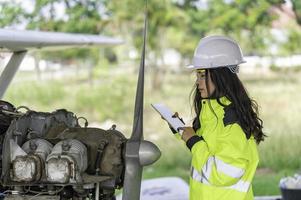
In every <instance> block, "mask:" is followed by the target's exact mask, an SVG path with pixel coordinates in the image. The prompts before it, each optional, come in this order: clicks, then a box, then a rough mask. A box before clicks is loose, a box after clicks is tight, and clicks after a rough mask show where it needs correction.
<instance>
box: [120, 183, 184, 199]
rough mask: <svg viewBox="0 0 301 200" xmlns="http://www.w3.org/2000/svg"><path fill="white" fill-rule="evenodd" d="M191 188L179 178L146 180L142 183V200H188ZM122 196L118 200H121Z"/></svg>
mask: <svg viewBox="0 0 301 200" xmlns="http://www.w3.org/2000/svg"><path fill="white" fill-rule="evenodd" d="M188 196H189V186H188V184H187V183H186V182H185V181H184V180H182V179H181V178H177V177H164V178H155V179H150V180H144V181H142V183H141V193H140V199H141V200H188ZM121 199H122V197H121V195H119V196H117V200H121Z"/></svg>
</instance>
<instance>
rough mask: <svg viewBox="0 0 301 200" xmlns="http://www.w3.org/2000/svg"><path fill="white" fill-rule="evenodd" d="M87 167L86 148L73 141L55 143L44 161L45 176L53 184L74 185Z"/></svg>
mask: <svg viewBox="0 0 301 200" xmlns="http://www.w3.org/2000/svg"><path fill="white" fill-rule="evenodd" d="M87 166H88V159H87V148H86V147H85V145H84V144H83V143H81V142H80V141H78V140H75V139H67V140H63V141H61V142H59V143H57V144H56V145H55V146H54V147H53V149H52V152H51V153H50V155H48V157H47V160H46V176H47V180H48V181H49V182H53V183H69V182H70V183H76V182H80V181H81V176H80V173H81V172H83V171H85V170H86V169H87Z"/></svg>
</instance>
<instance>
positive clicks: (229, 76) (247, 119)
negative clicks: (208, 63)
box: [193, 67, 266, 144]
mask: <svg viewBox="0 0 301 200" xmlns="http://www.w3.org/2000/svg"><path fill="white" fill-rule="evenodd" d="M208 75H210V78H211V80H212V82H213V84H214V85H215V91H214V92H213V94H212V95H211V96H210V97H209V98H215V99H217V100H218V103H219V104H221V102H220V101H219V97H222V96H224V97H226V98H227V99H228V100H229V101H231V104H232V105H233V107H234V109H235V112H236V115H237V118H238V122H239V125H240V126H241V128H242V129H243V131H244V133H245V134H246V137H247V138H248V139H249V138H250V137H251V135H253V136H254V138H255V140H256V142H257V144H259V143H260V142H261V141H263V140H264V137H265V136H266V135H265V134H264V133H263V132H262V128H263V121H262V120H261V119H260V118H259V117H258V104H257V103H256V101H255V100H253V99H251V98H250V97H249V96H248V93H247V91H246V89H245V87H244V86H243V84H242V82H241V81H240V80H239V78H238V76H237V74H235V73H232V72H231V71H230V70H229V69H228V68H226V67H221V68H215V69H210V70H209V69H207V70H206V79H205V81H206V87H207V91H208ZM201 100H202V97H201V93H200V91H199V90H198V85H197V84H195V88H194V89H193V108H194V111H195V114H196V117H195V118H194V120H193V128H194V130H197V129H199V128H200V127H201V124H200V121H199V115H200V112H201V109H202V104H201V103H200V102H201ZM221 105H222V104H221ZM222 106H225V105H222Z"/></svg>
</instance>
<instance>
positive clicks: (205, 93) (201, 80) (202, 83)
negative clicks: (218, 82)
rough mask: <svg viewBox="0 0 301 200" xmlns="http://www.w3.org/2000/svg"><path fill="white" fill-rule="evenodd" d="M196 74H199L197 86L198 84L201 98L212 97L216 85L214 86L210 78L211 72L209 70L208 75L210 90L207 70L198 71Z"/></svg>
mask: <svg viewBox="0 0 301 200" xmlns="http://www.w3.org/2000/svg"><path fill="white" fill-rule="evenodd" d="M196 74H197V80H196V84H197V87H198V89H199V92H200V93H201V97H202V98H208V97H210V96H211V94H212V93H213V92H214V90H215V85H214V84H213V82H212V80H211V78H210V71H209V70H208V73H207V76H208V88H207V87H206V70H204V69H199V70H196ZM207 89H208V90H207Z"/></svg>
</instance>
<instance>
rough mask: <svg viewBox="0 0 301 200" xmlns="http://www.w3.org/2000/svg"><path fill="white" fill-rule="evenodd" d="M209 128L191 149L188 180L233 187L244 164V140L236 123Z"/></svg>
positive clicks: (242, 174) (239, 177)
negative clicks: (190, 173) (190, 178)
mask: <svg viewBox="0 0 301 200" xmlns="http://www.w3.org/2000/svg"><path fill="white" fill-rule="evenodd" d="M212 127H213V128H212V129H211V130H209V132H204V133H203V134H202V137H203V140H201V141H198V142H197V143H195V144H194V145H193V147H192V149H191V153H192V178H193V179H195V180H197V181H200V182H202V183H204V184H210V185H213V186H221V187H226V186H233V185H235V184H237V183H238V182H239V181H241V179H242V177H243V176H244V174H245V171H246V167H247V165H248V160H247V157H246V156H245V155H246V146H247V145H248V144H247V139H246V137H245V134H244V133H243V131H242V129H241V128H240V126H239V125H238V124H232V125H228V126H226V127H224V126H223V124H220V125H217V126H212ZM207 130H208V129H207Z"/></svg>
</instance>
